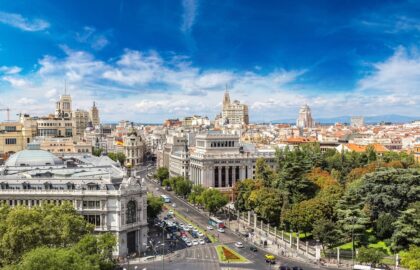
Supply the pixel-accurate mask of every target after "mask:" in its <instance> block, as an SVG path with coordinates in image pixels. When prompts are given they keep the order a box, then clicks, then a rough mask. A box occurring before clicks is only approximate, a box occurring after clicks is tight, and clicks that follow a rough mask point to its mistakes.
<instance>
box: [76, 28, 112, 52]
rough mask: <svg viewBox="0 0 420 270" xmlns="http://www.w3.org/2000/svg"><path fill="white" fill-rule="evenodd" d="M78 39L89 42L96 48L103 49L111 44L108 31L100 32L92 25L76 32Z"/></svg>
mask: <svg viewBox="0 0 420 270" xmlns="http://www.w3.org/2000/svg"><path fill="white" fill-rule="evenodd" d="M75 39H76V41H78V42H80V43H86V44H89V45H90V47H91V48H93V49H95V50H102V49H103V48H105V47H106V46H107V45H108V44H109V40H108V39H107V37H106V33H98V32H97V30H96V28H94V27H91V26H85V27H83V30H82V31H81V32H78V33H76V34H75Z"/></svg>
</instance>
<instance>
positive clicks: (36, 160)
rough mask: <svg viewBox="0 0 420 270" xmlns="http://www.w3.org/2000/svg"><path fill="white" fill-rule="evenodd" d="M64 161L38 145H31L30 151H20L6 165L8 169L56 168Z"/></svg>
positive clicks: (29, 146) (29, 145)
mask: <svg viewBox="0 0 420 270" xmlns="http://www.w3.org/2000/svg"><path fill="white" fill-rule="evenodd" d="M63 163H64V162H63V160H61V159H60V158H58V157H57V156H55V155H54V154H52V153H50V152H48V151H44V150H41V149H40V145H39V144H37V143H29V144H28V149H26V150H22V151H19V152H17V153H15V154H13V155H11V156H10V157H9V159H8V160H7V161H6V163H5V165H6V166H8V167H19V166H51V165H52V166H56V165H63Z"/></svg>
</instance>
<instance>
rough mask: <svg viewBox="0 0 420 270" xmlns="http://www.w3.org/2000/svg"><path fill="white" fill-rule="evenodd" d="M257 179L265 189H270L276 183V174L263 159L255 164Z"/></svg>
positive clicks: (259, 159)
mask: <svg viewBox="0 0 420 270" xmlns="http://www.w3.org/2000/svg"><path fill="white" fill-rule="evenodd" d="M255 179H257V180H261V181H262V184H263V185H264V186H265V187H270V186H271V185H272V184H273V181H274V172H273V170H271V168H270V166H268V165H267V163H266V162H265V159H264V158H262V157H260V158H258V159H257V161H256V164H255Z"/></svg>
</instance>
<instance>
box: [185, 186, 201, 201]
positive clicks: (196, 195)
mask: <svg viewBox="0 0 420 270" xmlns="http://www.w3.org/2000/svg"><path fill="white" fill-rule="evenodd" d="M204 190H205V188H204V187H203V186H201V185H194V186H193V187H192V189H191V193H190V194H189V195H188V201H189V202H190V203H192V204H200V205H202V204H203V202H202V200H201V198H202V197H201V194H202V193H203V192H204Z"/></svg>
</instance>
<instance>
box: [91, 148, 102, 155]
mask: <svg viewBox="0 0 420 270" xmlns="http://www.w3.org/2000/svg"><path fill="white" fill-rule="evenodd" d="M103 151H104V149H103V148H96V147H93V149H92V154H93V155H94V156H97V157H99V156H100V155H101V154H102V152H103Z"/></svg>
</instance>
